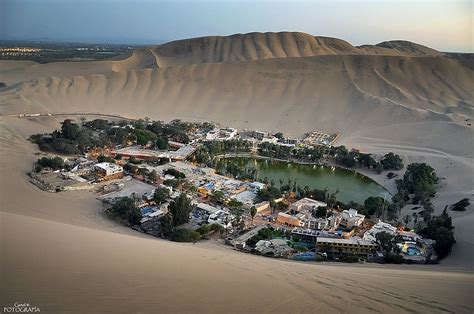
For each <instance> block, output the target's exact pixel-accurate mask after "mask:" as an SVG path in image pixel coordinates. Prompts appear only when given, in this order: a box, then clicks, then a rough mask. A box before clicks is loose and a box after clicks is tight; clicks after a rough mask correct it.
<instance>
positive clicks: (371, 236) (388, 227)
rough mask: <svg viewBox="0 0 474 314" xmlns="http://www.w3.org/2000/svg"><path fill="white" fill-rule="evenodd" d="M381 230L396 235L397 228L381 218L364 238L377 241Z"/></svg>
mask: <svg viewBox="0 0 474 314" xmlns="http://www.w3.org/2000/svg"><path fill="white" fill-rule="evenodd" d="M380 232H387V233H388V234H390V235H395V233H396V232H397V228H396V227H394V226H392V225H391V224H388V223H386V222H383V221H380V220H379V221H378V222H377V223H376V224H375V225H374V226H373V227H372V228H370V229H369V230H367V231H366V232H365V233H364V237H363V239H364V240H366V241H375V240H376V235H377V234H378V233H380Z"/></svg>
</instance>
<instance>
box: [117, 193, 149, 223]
mask: <svg viewBox="0 0 474 314" xmlns="http://www.w3.org/2000/svg"><path fill="white" fill-rule="evenodd" d="M112 213H114V214H115V215H117V216H119V217H120V218H122V219H124V220H126V221H128V222H129V223H130V224H131V225H136V224H138V223H140V219H141V217H142V215H141V213H140V209H139V208H138V207H137V206H136V204H135V199H134V198H133V197H122V198H120V199H118V200H117V201H116V202H115V203H114V205H113V206H112Z"/></svg>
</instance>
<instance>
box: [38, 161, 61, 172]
mask: <svg viewBox="0 0 474 314" xmlns="http://www.w3.org/2000/svg"><path fill="white" fill-rule="evenodd" d="M43 168H51V169H53V170H59V169H63V168H64V161H63V160H62V158H61V157H52V158H48V157H42V158H40V159H38V161H37V162H36V166H35V171H36V172H40V171H41V170H42V169H43Z"/></svg>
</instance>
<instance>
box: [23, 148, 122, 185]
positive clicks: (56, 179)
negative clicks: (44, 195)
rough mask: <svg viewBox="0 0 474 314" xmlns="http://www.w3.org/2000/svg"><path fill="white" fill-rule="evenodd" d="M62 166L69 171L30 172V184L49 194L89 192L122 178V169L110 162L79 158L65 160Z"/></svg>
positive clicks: (45, 170)
mask: <svg viewBox="0 0 474 314" xmlns="http://www.w3.org/2000/svg"><path fill="white" fill-rule="evenodd" d="M64 164H65V166H67V168H68V169H70V170H66V168H65V169H58V170H55V171H52V170H49V169H43V170H41V171H40V172H38V173H37V172H32V173H31V181H32V183H34V184H35V185H37V186H38V187H40V188H41V189H43V190H45V191H49V192H59V191H71V190H89V189H93V188H95V187H98V186H102V185H104V184H105V182H107V181H110V180H117V179H121V178H123V176H124V172H123V167H122V166H120V165H118V164H115V163H111V162H97V161H94V160H90V159H86V158H83V157H80V158H66V159H65V160H64Z"/></svg>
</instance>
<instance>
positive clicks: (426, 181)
mask: <svg viewBox="0 0 474 314" xmlns="http://www.w3.org/2000/svg"><path fill="white" fill-rule="evenodd" d="M436 183H438V177H437V176H436V172H435V170H434V169H433V168H432V167H431V166H429V165H427V164H426V163H413V164H410V165H408V167H407V171H406V172H405V175H404V176H403V185H404V187H406V188H407V189H408V192H409V193H414V194H415V195H417V196H419V197H421V196H423V195H429V196H430V195H433V194H434V192H435V184H436Z"/></svg>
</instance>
